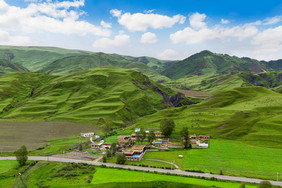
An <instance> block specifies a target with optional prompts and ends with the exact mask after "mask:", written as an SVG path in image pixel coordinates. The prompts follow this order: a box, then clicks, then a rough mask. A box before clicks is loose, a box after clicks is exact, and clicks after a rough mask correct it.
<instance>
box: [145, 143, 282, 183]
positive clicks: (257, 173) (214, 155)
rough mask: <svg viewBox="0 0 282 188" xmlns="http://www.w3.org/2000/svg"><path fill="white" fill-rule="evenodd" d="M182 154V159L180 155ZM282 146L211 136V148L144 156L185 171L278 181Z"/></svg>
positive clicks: (152, 153) (281, 166) (179, 150)
mask: <svg viewBox="0 0 282 188" xmlns="http://www.w3.org/2000/svg"><path fill="white" fill-rule="evenodd" d="M178 155H183V156H184V157H183V158H178ZM279 156H282V150H281V149H271V148H262V147H258V146H250V145H247V144H245V143H243V142H241V141H232V140H222V139H212V140H211V141H210V145H209V148H208V149H189V150H181V149H177V150H170V151H160V152H147V153H146V155H145V156H144V158H145V159H160V160H165V161H168V162H173V161H172V159H174V160H175V163H176V164H177V165H178V166H179V167H180V168H182V169H183V170H200V171H204V172H207V173H210V172H211V173H215V174H219V173H220V170H222V172H223V174H224V175H234V176H245V177H256V178H266V179H274V180H276V177H277V172H279V173H282V172H281V169H282V164H281V158H280V157H279Z"/></svg>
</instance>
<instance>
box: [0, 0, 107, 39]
mask: <svg viewBox="0 0 282 188" xmlns="http://www.w3.org/2000/svg"><path fill="white" fill-rule="evenodd" d="M81 6H84V0H74V1H62V2H59V1H56V2H54V3H53V2H51V1H47V2H43V3H31V4H29V5H28V7H26V8H20V7H16V6H10V5H8V4H7V3H6V2H5V1H4V0H0V13H1V14H0V28H2V29H5V30H6V31H17V32H19V31H22V32H29V33H40V32H46V31H47V32H51V33H61V34H77V35H85V34H88V33H90V34H93V35H97V36H109V35H110V30H108V29H104V28H102V27H100V26H95V25H93V24H91V23H89V22H87V21H80V20H78V19H79V18H80V16H81V15H82V14H84V12H83V11H80V10H79V9H78V8H79V7H81ZM73 8H77V9H78V10H72V9H73Z"/></svg>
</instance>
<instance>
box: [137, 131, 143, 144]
mask: <svg viewBox="0 0 282 188" xmlns="http://www.w3.org/2000/svg"><path fill="white" fill-rule="evenodd" d="M141 137H142V135H141V132H140V131H138V132H136V142H140V141H141Z"/></svg>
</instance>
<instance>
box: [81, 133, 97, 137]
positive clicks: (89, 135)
mask: <svg viewBox="0 0 282 188" xmlns="http://www.w3.org/2000/svg"><path fill="white" fill-rule="evenodd" d="M94 135H95V134H94V133H93V132H91V133H80V136H82V137H85V138H86V137H93V136H94Z"/></svg>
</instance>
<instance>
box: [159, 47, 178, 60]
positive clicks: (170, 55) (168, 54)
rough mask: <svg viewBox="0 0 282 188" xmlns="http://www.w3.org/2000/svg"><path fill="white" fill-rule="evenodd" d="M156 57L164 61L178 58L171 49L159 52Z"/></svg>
mask: <svg viewBox="0 0 282 188" xmlns="http://www.w3.org/2000/svg"><path fill="white" fill-rule="evenodd" d="M158 57H159V58H160V59H164V60H175V59H177V58H178V57H179V53H178V52H176V51H174V50H172V49H166V50H164V51H163V52H161V53H160V54H159V55H158Z"/></svg>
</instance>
